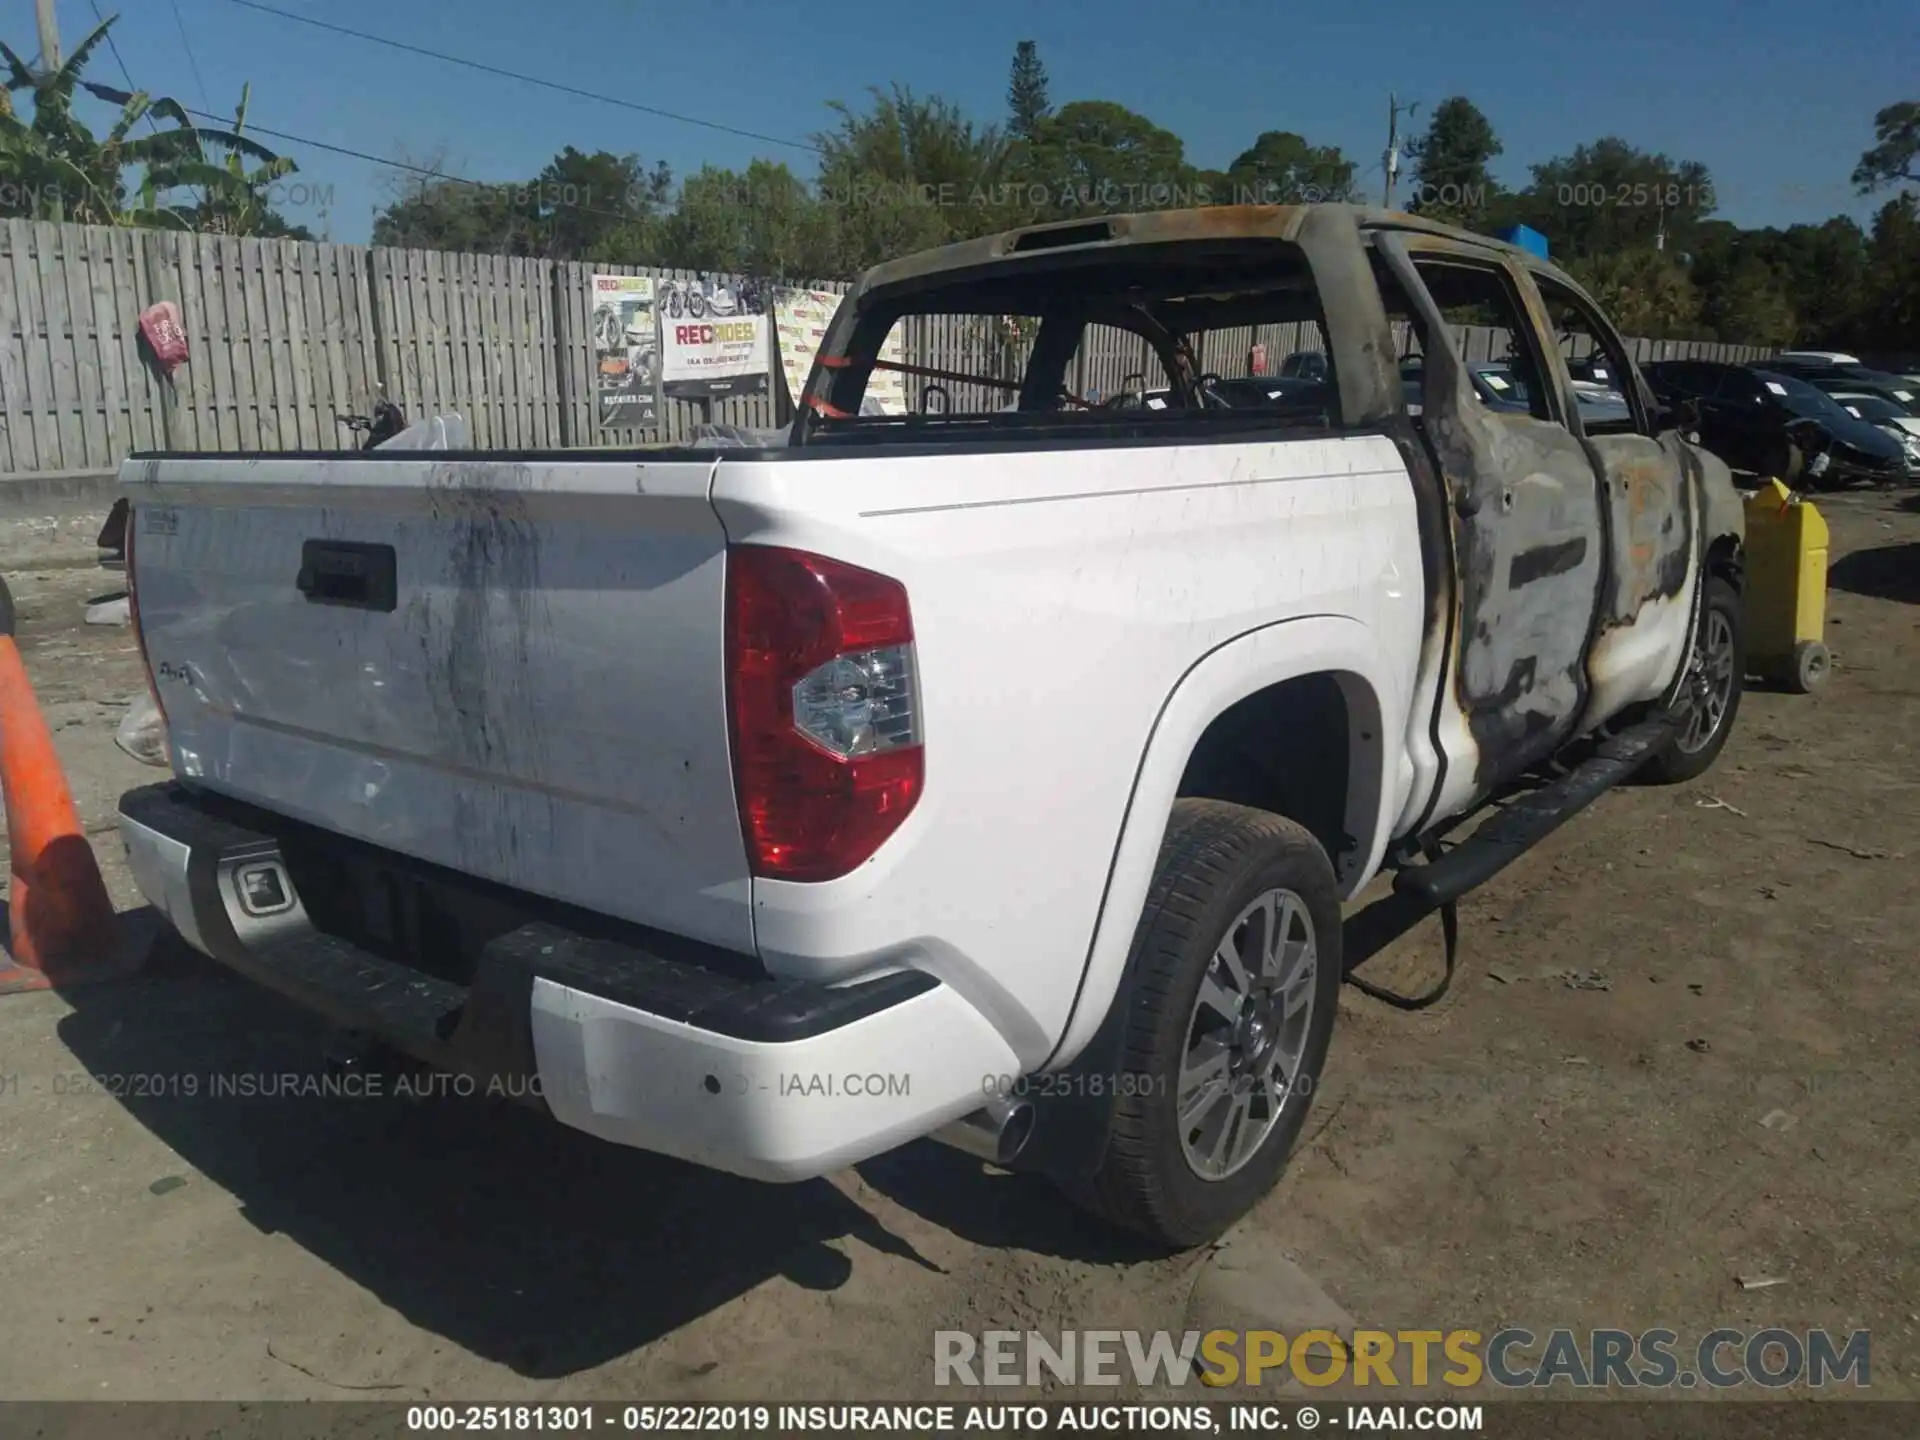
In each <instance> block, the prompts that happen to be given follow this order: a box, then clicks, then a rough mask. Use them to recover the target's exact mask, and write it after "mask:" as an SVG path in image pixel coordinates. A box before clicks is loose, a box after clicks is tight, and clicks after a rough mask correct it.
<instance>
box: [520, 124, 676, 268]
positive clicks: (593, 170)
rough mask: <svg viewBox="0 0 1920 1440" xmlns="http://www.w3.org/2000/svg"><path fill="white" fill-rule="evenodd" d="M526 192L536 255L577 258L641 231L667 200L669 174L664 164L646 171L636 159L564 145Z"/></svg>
mask: <svg viewBox="0 0 1920 1440" xmlns="http://www.w3.org/2000/svg"><path fill="white" fill-rule="evenodd" d="M531 189H532V194H531V196H530V197H529V204H530V207H531V210H532V212H533V215H534V217H535V224H536V227H537V232H538V235H539V239H538V240H537V241H536V242H535V244H536V246H537V248H538V250H539V253H541V254H543V255H545V256H546V257H547V258H549V259H552V260H579V259H583V258H585V257H587V256H590V255H594V254H597V253H599V252H600V251H601V250H603V249H604V248H605V247H606V246H607V244H608V243H609V242H610V241H611V239H612V237H613V236H614V235H615V234H617V233H625V234H630V233H631V232H633V231H634V230H635V229H636V228H637V229H639V230H640V231H642V232H644V231H645V229H646V228H647V224H648V222H650V221H652V220H654V219H655V218H657V217H658V216H659V215H660V214H661V213H662V211H663V210H664V209H665V208H666V207H667V205H668V203H669V201H670V200H671V196H672V191H673V173H672V172H671V171H670V170H669V169H668V168H667V167H666V166H665V165H664V164H662V165H656V166H655V167H654V168H653V170H651V171H648V170H647V169H646V168H645V167H644V166H643V165H642V164H641V163H640V157H639V156H638V155H615V154H612V153H611V152H609V151H606V150H596V151H594V152H593V153H592V154H591V155H589V154H585V153H583V152H582V151H579V150H576V149H574V148H573V146H571V145H569V146H567V147H566V149H564V150H562V151H561V152H560V153H559V154H558V155H555V156H554V157H553V159H551V160H549V161H548V162H547V164H546V167H545V168H544V169H542V170H541V172H540V173H539V175H537V176H535V177H534V181H533V185H532V187H531Z"/></svg>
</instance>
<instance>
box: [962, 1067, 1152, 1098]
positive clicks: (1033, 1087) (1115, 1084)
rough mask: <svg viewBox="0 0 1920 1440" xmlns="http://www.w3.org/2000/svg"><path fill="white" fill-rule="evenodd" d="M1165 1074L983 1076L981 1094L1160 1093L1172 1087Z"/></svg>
mask: <svg viewBox="0 0 1920 1440" xmlns="http://www.w3.org/2000/svg"><path fill="white" fill-rule="evenodd" d="M1168 1083H1169V1082H1168V1079H1167V1077H1166V1076H1164V1075H1136V1074H1133V1073H1131V1072H1129V1071H1121V1072H1120V1073H1118V1074H1113V1075H1081V1074H1076V1073H1075V1072H1073V1071H1070V1070H1063V1071H1061V1072H1060V1073H1059V1074H1055V1075H1046V1074H1042V1075H983V1076H981V1077H980V1093H981V1094H982V1095H987V1096H996V1097H998V1098H999V1099H1002V1100H1014V1099H1020V1100H1039V1099H1052V1098H1055V1097H1060V1098H1068V1097H1071V1098H1076V1099H1078V1098H1092V1099H1100V1098H1103V1097H1107V1096H1112V1097H1126V1096H1134V1095H1160V1094H1164V1093H1165V1092H1166V1090H1167V1088H1168Z"/></svg>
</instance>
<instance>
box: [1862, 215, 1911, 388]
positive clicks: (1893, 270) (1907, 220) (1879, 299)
mask: <svg viewBox="0 0 1920 1440" xmlns="http://www.w3.org/2000/svg"><path fill="white" fill-rule="evenodd" d="M1867 272H1868V276H1869V280H1868V286H1867V295H1866V304H1865V306H1864V307H1863V316H1862V319H1861V320H1860V322H1859V323H1858V329H1857V332H1856V333H1857V334H1858V336H1859V343H1860V344H1861V345H1862V346H1863V347H1866V348H1873V349H1886V350H1893V351H1898V352H1902V353H1908V354H1911V353H1912V352H1913V351H1914V350H1915V349H1916V347H1920V206H1916V205H1915V203H1914V201H1913V199H1912V197H1911V196H1905V195H1902V196H1896V197H1895V198H1893V199H1892V200H1889V201H1888V202H1887V203H1886V204H1885V205H1883V206H1881V207H1880V209H1879V211H1878V213H1876V214H1875V215H1874V217H1873V234H1872V239H1871V240H1870V241H1869V243H1868V253H1867Z"/></svg>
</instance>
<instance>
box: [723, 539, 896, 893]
mask: <svg viewBox="0 0 1920 1440" xmlns="http://www.w3.org/2000/svg"><path fill="white" fill-rule="evenodd" d="M727 675H728V686H729V697H728V698H729V702H730V705H729V708H730V720H731V723H732V740H733V776H734V788H735V791H736V792H737V794H738V796H739V801H740V824H741V828H742V830H743V831H744V832H745V836H746V842H747V859H748V862H749V864H751V866H752V867H753V873H754V874H756V875H759V876H762V877H764V878H767V879H772V880H832V879H836V878H837V877H839V876H841V875H845V874H846V873H847V872H848V871H850V870H852V869H853V868H854V867H855V866H857V865H859V864H861V863H862V862H863V861H865V860H867V859H868V858H869V857H871V856H872V854H873V853H874V851H876V850H878V849H879V848H880V845H881V843H882V842H883V841H885V840H886V838H887V837H888V836H889V835H891V834H892V833H893V832H894V831H895V830H896V829H898V828H899V826H900V822H901V821H903V820H905V819H906V818H907V815H908V813H909V812H910V811H911V810H912V809H913V806H914V802H915V801H917V800H918V799H919V798H920V791H921V788H922V784H923V781H924V778H925V754H926V751H925V747H924V745H923V743H922V736H921V729H920V697H919V693H918V686H917V680H916V675H915V655H914V648H913V619H912V616H911V614H910V613H909V611H908V608H907V592H906V591H905V589H903V588H902V587H901V585H900V583H899V582H898V581H895V580H889V579H888V578H887V577H886V576H884V575H876V574H874V573H873V572H872V571H871V570H862V569H859V568H857V567H856V566H852V565H846V564H842V563H841V562H840V561H838V560H829V559H827V558H826V557H825V556H822V555H809V554H806V553H805V552H803V551H799V550H782V549H776V548H774V547H771V546H766V545H741V546H735V547H733V548H731V549H729V550H728V551H727Z"/></svg>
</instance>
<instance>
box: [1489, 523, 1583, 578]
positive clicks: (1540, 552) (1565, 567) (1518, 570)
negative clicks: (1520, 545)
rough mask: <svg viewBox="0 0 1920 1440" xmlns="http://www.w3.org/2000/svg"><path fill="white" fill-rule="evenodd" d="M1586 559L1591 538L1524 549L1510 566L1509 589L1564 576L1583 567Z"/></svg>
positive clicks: (1508, 575) (1508, 573)
mask: <svg viewBox="0 0 1920 1440" xmlns="http://www.w3.org/2000/svg"><path fill="white" fill-rule="evenodd" d="M1586 558H1587V537H1586V536H1584V535H1580V536H1576V537H1575V538H1574V539H1572V540H1562V541H1561V542H1560V543H1559V544H1558V545H1542V546H1539V547H1538V548H1536V549H1533V550H1523V551H1521V552H1520V553H1519V554H1518V555H1516V556H1514V557H1513V562H1512V563H1511V564H1510V565H1509V566H1508V567H1507V585H1508V588H1510V589H1514V590H1518V589H1519V588H1520V587H1522V586H1523V585H1531V584H1533V582H1534V581H1536V580H1544V579H1546V578H1547V577H1548V576H1550V575H1564V574H1566V573H1567V571H1569V570H1574V569H1577V568H1579V565H1580V562H1581V561H1583V560H1585V559H1586Z"/></svg>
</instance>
